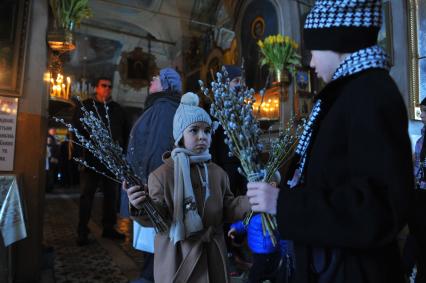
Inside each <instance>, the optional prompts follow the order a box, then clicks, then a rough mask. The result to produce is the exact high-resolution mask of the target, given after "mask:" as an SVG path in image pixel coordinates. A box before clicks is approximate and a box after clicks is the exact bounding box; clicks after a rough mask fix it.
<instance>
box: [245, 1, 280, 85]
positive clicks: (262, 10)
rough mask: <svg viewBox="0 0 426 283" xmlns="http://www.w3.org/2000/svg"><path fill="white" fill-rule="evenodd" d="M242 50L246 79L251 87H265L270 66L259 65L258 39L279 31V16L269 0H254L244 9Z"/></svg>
mask: <svg viewBox="0 0 426 283" xmlns="http://www.w3.org/2000/svg"><path fill="white" fill-rule="evenodd" d="M240 28H241V41H240V42H242V43H243V44H241V50H242V52H241V53H242V57H243V60H244V68H245V70H246V81H247V84H248V85H249V86H250V87H254V88H255V89H260V88H263V87H264V85H265V82H266V78H267V76H268V68H267V67H266V66H265V67H263V68H261V67H260V66H259V47H258V46H257V41H258V40H260V39H262V40H263V39H264V38H265V37H267V36H268V35H273V34H277V33H278V16H277V12H276V11H275V7H274V5H273V4H272V3H271V2H269V1H253V2H252V3H250V4H249V5H248V6H247V8H246V9H245V11H244V16H243V19H242V21H241V27H240Z"/></svg>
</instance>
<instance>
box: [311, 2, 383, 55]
mask: <svg viewBox="0 0 426 283" xmlns="http://www.w3.org/2000/svg"><path fill="white" fill-rule="evenodd" d="M381 9H382V1H381V0H318V1H316V2H315V5H314V7H313V8H312V10H311V11H310V12H309V14H308V16H307V17H306V21H305V26H304V30H303V38H304V42H305V46H306V48H307V49H310V50H333V51H337V52H342V53H347V52H354V51H357V50H360V49H363V48H366V47H370V46H373V45H375V44H377V35H378V33H379V30H380V27H381V25H382V13H381Z"/></svg>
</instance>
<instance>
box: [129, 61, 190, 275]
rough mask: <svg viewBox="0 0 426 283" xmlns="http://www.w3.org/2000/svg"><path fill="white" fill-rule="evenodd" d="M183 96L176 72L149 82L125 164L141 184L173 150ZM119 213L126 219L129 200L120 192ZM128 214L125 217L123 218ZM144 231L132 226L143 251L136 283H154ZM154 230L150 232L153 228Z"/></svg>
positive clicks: (169, 71) (164, 71) (136, 244)
mask: <svg viewBox="0 0 426 283" xmlns="http://www.w3.org/2000/svg"><path fill="white" fill-rule="evenodd" d="M181 96H182V81H181V77H180V75H179V73H178V72H177V71H176V70H175V69H173V68H169V67H167V68H163V69H161V70H160V72H159V74H158V75H157V76H154V77H153V78H152V80H151V84H150V87H149V95H148V97H147V99H146V101H145V108H144V112H143V113H142V115H141V116H140V117H139V119H138V120H137V121H136V123H135V125H134V126H133V128H132V131H131V133H130V138H129V145H128V146H127V156H126V158H127V161H128V162H129V164H130V166H131V167H132V170H133V172H135V174H137V175H138V177H139V178H140V179H141V180H142V181H143V182H147V180H148V176H149V174H150V173H151V172H152V171H154V170H155V169H157V168H158V167H159V166H160V165H162V164H163V160H162V155H163V153H164V152H165V151H168V150H172V149H173V145H174V139H173V117H174V115H175V112H176V109H177V108H178V106H179V103H180V99H181ZM121 197H122V202H121V214H122V215H124V216H128V213H127V212H128V209H129V199H128V197H127V193H125V192H124V191H122V193H121ZM126 214H127V215H126ZM144 229H152V228H145V227H142V226H140V225H139V224H138V223H136V222H134V223H133V233H134V235H133V236H134V237H136V239H134V242H133V243H134V247H135V248H136V249H142V250H144V267H143V271H142V275H141V278H140V279H139V280H138V281H134V282H135V283H136V282H137V283H139V282H144V283H146V282H154V275H153V265H154V256H153V254H152V251H151V250H149V249H146V248H141V247H146V246H149V247H151V246H152V247H153V245H154V243H153V237H152V239H148V238H146V237H144V236H143V235H145V234H144V233H143V232H145V233H153V232H152V231H151V232H149V231H146V230H145V231H142V230H144ZM152 230H153V229H152Z"/></svg>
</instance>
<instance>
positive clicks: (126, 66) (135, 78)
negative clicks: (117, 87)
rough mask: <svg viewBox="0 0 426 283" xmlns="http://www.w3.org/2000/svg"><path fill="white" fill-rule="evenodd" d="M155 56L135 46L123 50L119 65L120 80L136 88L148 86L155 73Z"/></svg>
mask: <svg viewBox="0 0 426 283" xmlns="http://www.w3.org/2000/svg"><path fill="white" fill-rule="evenodd" d="M157 71H158V68H157V65H156V64H155V56H154V55H152V54H149V53H146V52H144V51H143V49H142V48H141V47H136V48H135V49H134V50H133V51H131V52H123V53H122V54H121V61H120V65H119V72H120V77H121V82H122V83H123V84H125V85H128V86H130V87H132V88H134V89H136V90H139V89H141V88H142V87H146V86H149V83H150V81H151V79H152V77H153V76H154V75H155V74H157Z"/></svg>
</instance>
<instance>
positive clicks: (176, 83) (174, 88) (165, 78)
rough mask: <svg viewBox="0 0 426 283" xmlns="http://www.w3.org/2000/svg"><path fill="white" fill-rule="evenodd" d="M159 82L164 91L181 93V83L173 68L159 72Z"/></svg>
mask: <svg viewBox="0 0 426 283" xmlns="http://www.w3.org/2000/svg"><path fill="white" fill-rule="evenodd" d="M160 82H161V86H162V87H163V90H164V91H171V92H177V93H179V94H180V93H182V81H181V78H180V75H179V74H178V72H176V70H175V69H173V68H163V69H161V70H160Z"/></svg>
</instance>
